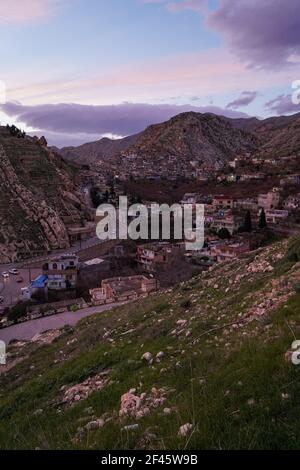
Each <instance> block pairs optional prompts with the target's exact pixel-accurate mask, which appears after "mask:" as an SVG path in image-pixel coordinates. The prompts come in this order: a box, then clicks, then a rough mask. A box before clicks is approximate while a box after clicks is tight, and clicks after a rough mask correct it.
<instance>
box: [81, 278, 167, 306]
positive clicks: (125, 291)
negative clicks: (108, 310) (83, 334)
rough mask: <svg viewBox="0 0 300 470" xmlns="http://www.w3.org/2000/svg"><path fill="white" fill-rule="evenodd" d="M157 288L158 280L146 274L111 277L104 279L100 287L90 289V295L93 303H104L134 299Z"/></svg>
mask: <svg viewBox="0 0 300 470" xmlns="http://www.w3.org/2000/svg"><path fill="white" fill-rule="evenodd" d="M158 289H159V282H158V281H157V280H156V279H154V278H147V277H146V276H142V275H137V276H128V277H113V278H109V279H104V280H103V281H102V283H101V287H100V288H97V289H91V290H90V296H91V300H92V303H93V304H94V305H101V304H104V303H113V302H121V301H126V300H134V299H137V298H138V297H140V296H141V295H145V294H149V293H150V292H155V291H157V290H158Z"/></svg>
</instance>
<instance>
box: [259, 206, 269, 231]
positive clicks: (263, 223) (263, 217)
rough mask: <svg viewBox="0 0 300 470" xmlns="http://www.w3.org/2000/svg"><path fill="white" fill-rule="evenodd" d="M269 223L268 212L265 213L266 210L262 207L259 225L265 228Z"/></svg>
mask: <svg viewBox="0 0 300 470" xmlns="http://www.w3.org/2000/svg"><path fill="white" fill-rule="evenodd" d="M267 226H268V224H267V219H266V213H265V210H264V209H262V210H261V212H260V216H259V222H258V227H259V228H260V229H261V230H263V229H265V228H267Z"/></svg>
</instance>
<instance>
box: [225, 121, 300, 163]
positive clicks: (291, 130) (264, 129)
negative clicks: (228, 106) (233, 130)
mask: <svg viewBox="0 0 300 470" xmlns="http://www.w3.org/2000/svg"><path fill="white" fill-rule="evenodd" d="M230 122H231V123H232V124H233V125H234V126H235V127H238V128H239V129H244V130H246V131H248V132H251V133H252V134H253V135H255V136H256V137H257V138H258V140H259V146H258V149H257V150H256V152H254V155H255V156H260V157H261V158H279V159H280V157H287V156H290V155H299V156H300V113H298V114H294V115H292V116H280V117H272V118H268V119H264V120H258V119H255V118H251V119H232V120H230Z"/></svg>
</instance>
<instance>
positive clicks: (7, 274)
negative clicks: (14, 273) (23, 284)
mask: <svg viewBox="0 0 300 470" xmlns="http://www.w3.org/2000/svg"><path fill="white" fill-rule="evenodd" d="M2 276H3V277H4V279H7V278H8V277H9V273H8V272H6V271H4V272H3V273H2Z"/></svg>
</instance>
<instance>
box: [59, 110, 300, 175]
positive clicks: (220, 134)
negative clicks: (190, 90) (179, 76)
mask: <svg viewBox="0 0 300 470" xmlns="http://www.w3.org/2000/svg"><path fill="white" fill-rule="evenodd" d="M299 129H300V114H295V115H293V116H281V117H273V118H269V119H265V120H259V119H257V118H249V119H230V118H225V117H222V116H216V115H214V114H200V113H193V112H190V113H183V114H179V115H178V116H176V117H174V118H172V119H170V120H169V121H167V122H164V123H161V124H156V125H153V126H150V127H148V128H147V129H146V130H145V131H144V132H142V133H140V134H138V135H134V136H130V137H126V138H125V139H120V140H110V139H102V140H100V141H98V142H93V143H89V144H85V145H81V146H80V147H68V148H64V149H61V150H60V151H59V152H60V154H61V155H63V156H64V157H65V158H67V159H68V160H70V161H73V162H77V163H80V164H84V163H89V164H91V163H94V162H96V161H104V162H105V163H107V162H109V160H112V161H114V160H115V158H114V157H116V156H118V155H120V154H125V155H126V154H136V155H137V156H138V157H139V156H140V158H141V159H142V160H144V159H146V160H147V159H149V160H150V159H151V162H153V164H154V165H155V162H156V160H157V159H161V158H164V157H168V156H170V155H172V156H175V157H177V158H178V159H180V160H182V161H183V162H185V160H186V164H187V165H189V162H190V161H198V162H202V163H203V164H204V165H208V166H209V165H212V164H215V163H217V164H219V165H222V164H223V163H224V162H226V161H228V160H230V159H231V158H233V157H235V156H237V155H239V154H242V153H250V154H252V155H253V156H256V157H257V156H259V157H262V158H280V157H285V156H289V155H295V154H296V155H298V154H299V155H300V130H299ZM118 161H119V164H120V165H121V166H122V164H124V165H125V167H126V165H127V163H126V159H122V158H121V159H120V160H118Z"/></svg>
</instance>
